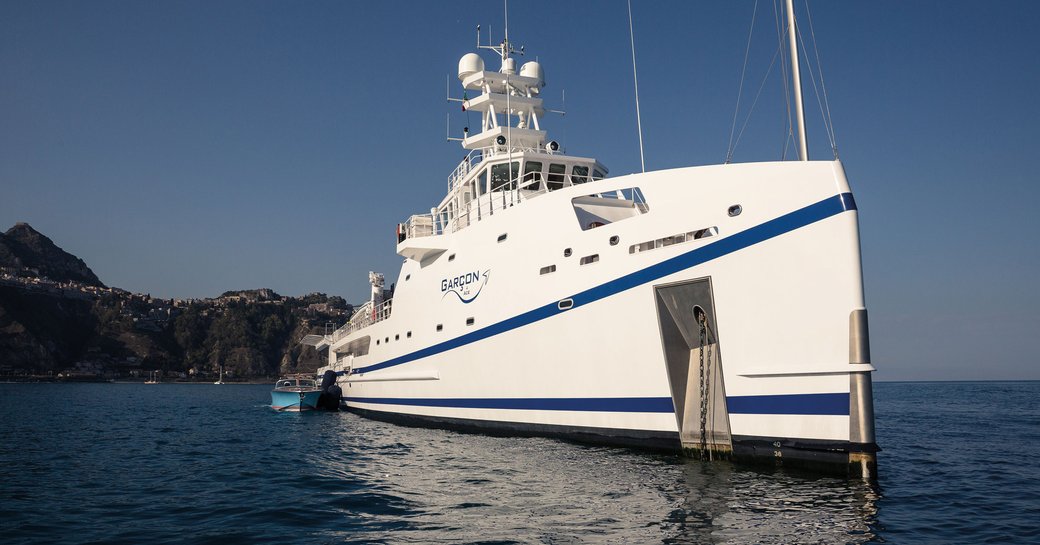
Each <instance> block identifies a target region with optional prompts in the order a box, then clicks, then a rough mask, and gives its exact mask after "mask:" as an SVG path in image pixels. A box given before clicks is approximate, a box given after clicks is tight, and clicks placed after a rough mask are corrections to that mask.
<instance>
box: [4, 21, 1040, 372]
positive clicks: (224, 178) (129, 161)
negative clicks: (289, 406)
mask: <svg viewBox="0 0 1040 545" xmlns="http://www.w3.org/2000/svg"><path fill="white" fill-rule="evenodd" d="M633 4H634V6H633V11H634V14H635V32H636V46H637V55H638V59H639V82H640V95H641V99H642V115H643V127H644V133H645V143H646V160H647V168H648V169H660V168H668V167H677V166H687V165H699V164H710V163H718V162H721V161H722V160H723V159H724V158H725V154H726V148H727V142H728V140H729V133H730V125H731V122H732V117H733V111H734V105H735V103H736V92H737V88H738V83H739V79H740V70H741V66H742V63H743V55H744V47H745V44H746V40H747V33H748V27H749V24H750V22H751V12H752V6H753V2H723V1H719V2H645V1H640V0H636V1H635V2H633ZM796 4H798V5H799V9H801V10H804V3H803V1H801V0H799V1H797V2H796ZM810 6H811V8H812V15H813V22H814V25H815V30H816V38H817V42H818V44H819V49H820V56H821V59H822V61H823V69H824V76H825V78H826V83H827V89H828V92H829V98H830V106H831V111H832V114H833V118H834V126H835V130H836V133H837V141H838V146H839V151H840V154H841V157H842V160H843V162H844V163H845V167H846V170H847V172H848V175H849V177H850V180H851V182H852V184H853V188H854V190H855V192H856V199H857V202H858V204H859V207H860V222H861V228H862V245H863V257H864V269H865V274H866V288H867V301H868V306H869V309H870V319H871V324H870V325H871V335H872V349H873V356H874V358H873V359H874V361H875V364H876V365H877V367H878V368H879V370H880V371H879V373H878V374H877V378H878V379H881V380H901V379H940V380H941V379H974V378H1011V379H1023V378H1029V379H1040V365H1038V363H1037V360H1038V358H1037V357H1036V350H1035V346H1036V337H1037V335H1038V334H1040V318H1038V316H1040V313H1038V312H1037V308H1038V307H1040V296H1038V293H1040V290H1038V289H1037V281H1036V279H1037V276H1038V273H1040V250H1038V247H1037V242H1036V237H1037V234H1038V233H1040V220H1038V214H1037V211H1036V207H1037V205H1036V203H1037V202H1038V201H1040V199H1038V197H1040V190H1038V188H1037V185H1038V182H1040V180H1038V178H1040V177H1038V175H1037V173H1036V169H1035V167H1034V165H1033V164H1032V163H1033V161H1034V160H1035V158H1036V157H1037V155H1038V152H1037V147H1038V144H1040V138H1038V127H1040V105H1038V100H1040V99H1038V96H1040V69H1038V66H1040V61H1038V59H1040V38H1038V37H1037V28H1040V2H1033V1H1023V2H1010V1H1008V2H991V3H986V2H977V1H975V2H950V1H932V2H925V1H915V2H903V1H882V2H820V1H815V2H812V3H811V4H810ZM801 22H802V24H803V29H804V30H805V31H806V32H807V30H808V29H807V20H806V18H805V16H804V14H803V15H802V19H801ZM478 23H480V24H482V25H483V28H484V34H483V36H484V38H485V40H486V38H487V32H488V28H489V26H490V27H492V31H493V32H494V37H495V39H496V41H497V40H498V39H500V38H501V30H502V5H501V3H500V2H497V1H492V2H479V3H477V2H461V3H460V2H455V3H449V2H346V1H328V2H318V1H308V2H288V1H277V2H271V1H246V2H231V1H219V2H211V1H199V2H195V1H177V2H173V1H169V2H138V1H122V2H113V1H91V2H79V1H67V2H55V1H28V0H21V1H11V0H2V1H0V226H2V227H3V228H5V229H6V228H7V227H9V226H10V225H13V224H14V223H15V222H16V221H27V222H29V223H31V224H32V225H33V226H34V227H36V228H37V229H39V230H40V231H42V232H43V233H45V234H46V235H48V236H50V237H51V238H52V239H54V241H55V242H56V243H57V244H58V245H60V246H62V247H63V248H65V249H66V250H68V251H70V252H72V253H74V254H76V255H78V256H80V257H82V258H83V259H84V260H86V262H87V263H88V264H89V265H90V266H91V268H93V270H94V272H96V273H97V274H98V276H100V277H101V279H102V280H103V281H104V282H106V283H108V284H110V285H115V286H119V287H123V288H126V289H129V290H133V291H138V292H149V293H152V294H153V295H160V296H164V297H206V296H215V295H217V294H219V293H221V292H223V291H225V290H229V289H241V288H256V287H270V288H273V289H275V290H276V291H278V292H280V293H285V294H290V295H299V294H303V293H307V292H311V291H323V292H326V293H330V294H340V295H343V296H345V297H346V298H347V299H348V300H351V301H360V300H363V299H364V298H365V297H366V294H367V281H366V280H367V277H366V272H367V271H368V270H379V271H383V272H385V273H387V276H388V277H389V278H392V279H396V272H397V269H398V267H399V264H400V259H399V258H398V257H397V256H396V255H395V254H394V237H393V230H394V225H395V223H396V222H398V221H401V220H403V219H404V218H406V217H407V216H408V215H410V214H412V213H418V212H421V211H424V210H429V208H430V207H431V206H433V205H434V204H436V203H437V202H438V201H439V199H440V198H441V197H442V196H443V193H444V191H445V189H446V179H447V175H448V173H449V172H450V171H451V169H452V168H453V167H454V166H455V164H456V163H457V162H458V161H459V159H460V158H461V157H462V155H463V153H462V150H461V149H460V148H459V147H458V144H457V143H450V144H449V143H446V142H445V141H444V133H445V115H446V113H448V112H451V113H452V115H453V119H452V123H453V126H454V128H455V129H456V130H458V129H460V128H461V127H462V125H464V124H465V123H466V120H465V114H462V113H460V112H458V108H457V105H455V104H450V105H449V104H447V103H446V102H445V100H444V92H445V88H444V86H445V75H450V76H451V77H452V93H453V94H455V95H456V96H457V95H458V94H459V90H458V89H459V88H458V86H457V80H455V79H454V72H455V68H456V63H457V61H458V58H459V57H460V56H461V55H463V54H464V53H467V52H469V51H470V50H471V49H472V48H473V45H474V42H475V33H474V27H475V25H476V24H478ZM510 36H511V38H513V40H514V42H516V43H517V44H518V45H519V44H523V45H526V48H527V57H526V58H528V59H530V58H538V59H539V60H540V61H541V62H542V64H543V66H544V67H545V70H546V75H547V80H548V86H547V88H546V89H545V95H544V96H545V97H546V99H547V101H548V103H549V105H550V107H561V106H562V104H561V103H560V97H561V91H562V90H564V89H565V90H566V96H567V101H566V109H567V115H566V116H565V117H563V118H560V117H552V118H550V119H548V120H546V122H545V126H546V128H548V129H549V130H550V134H551V135H552V136H553V137H554V138H556V139H557V140H560V141H561V142H562V143H563V144H564V145H565V146H566V147H567V148H568V151H569V152H571V153H575V154H582V155H589V156H594V157H597V158H599V159H600V160H601V161H602V162H603V163H604V164H606V165H607V166H608V167H609V168H610V169H611V172H612V173H613V174H615V175H616V174H625V173H629V172H634V171H637V170H638V169H639V152H638V147H637V138H636V132H635V113H634V108H633V100H632V73H631V65H630V62H631V60H630V52H629V42H628V20H627V12H626V5H625V2H624V1H623V0H614V1H604V2H522V1H518V0H514V2H512V4H511V5H510ZM807 37H808V36H807ZM776 41H777V36H776V30H775V23H774V19H773V5H772V2H768V1H765V0H763V1H762V2H760V5H759V13H758V19H757V23H756V26H755V35H754V39H753V42H752V49H751V54H750V61H749V66H748V75H747V83H746V84H745V95H744V97H745V100H744V104H743V111H744V112H746V111H747V107H748V106H749V104H750V99H751V97H753V95H754V93H755V92H756V91H757V88H758V85H759V84H760V83H761V82H762V78H763V76H764V74H765V72H766V69H767V67H768V66H769V62H770V59H771V57H772V54H773V51H774V49H775V48H776ZM488 60H489V61H490V57H488ZM489 65H491V66H497V63H491V62H489ZM783 100H784V98H783V91H782V88H781V87H780V80H779V78H778V73H776V72H774V73H773V74H772V75H771V76H770V78H769V80H768V81H767V83H766V86H765V88H764V91H763V93H762V98H761V99H760V100H759V103H758V105H757V107H756V110H755V114H754V115H753V116H752V118H751V122H750V124H749V125H748V129H747V131H746V132H745V135H744V138H743V140H742V141H741V144H740V146H739V147H738V148H737V151H736V156H735V159H736V160H737V161H756V160H775V159H778V158H779V157H780V153H781V150H782V148H783V134H784V130H785V119H784V117H783V112H782V105H783ZM806 105H807V106H806V110H807V116H808V118H809V123H810V126H809V130H810V144H811V149H810V155H811V156H812V157H814V158H820V159H826V158H829V157H830V150H829V147H828V143H827V139H826V137H825V135H824V133H823V130H822V125H821V115H820V112H819V107H818V106H817V103H816V97H815V95H814V94H813V92H812V90H811V88H810V86H809V85H808V84H807V92H806ZM741 117H742V118H743V113H742V114H741Z"/></svg>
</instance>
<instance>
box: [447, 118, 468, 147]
mask: <svg viewBox="0 0 1040 545" xmlns="http://www.w3.org/2000/svg"><path fill="white" fill-rule="evenodd" d="M444 138H445V139H446V141H448V142H462V141H463V140H465V139H464V138H457V137H454V136H452V135H451V114H445V121H444Z"/></svg>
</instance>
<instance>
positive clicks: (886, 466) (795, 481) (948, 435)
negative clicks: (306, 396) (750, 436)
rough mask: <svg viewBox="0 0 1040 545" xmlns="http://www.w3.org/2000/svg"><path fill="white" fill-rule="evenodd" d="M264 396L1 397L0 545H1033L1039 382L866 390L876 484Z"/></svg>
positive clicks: (242, 388)
mask: <svg viewBox="0 0 1040 545" xmlns="http://www.w3.org/2000/svg"><path fill="white" fill-rule="evenodd" d="M269 391H270V387H269V386H263V385H260V386H257V385H223V386H218V385H211V384H158V385H143V384H0V542H3V543H55V542H62V543H221V544H226V543H349V542H361V543H1037V542H1040V529H1038V526H1040V522H1038V521H1040V471H1038V469H1037V467H1036V463H1037V460H1038V458H1040V382H999V383H998V382H988V383H879V384H876V385H875V403H876V411H877V435H878V441H879V443H880V444H881V446H882V447H883V448H884V449H885V450H884V452H882V454H881V457H880V462H879V465H880V479H879V482H878V483H877V485H870V484H867V483H864V482H861V481H856V480H848V479H841V478H834V477H820V476H812V475H807V474H804V473H797V472H791V471H787V470H773V469H759V468H746V467H741V466H736V465H733V464H730V463H727V462H714V463H711V462H701V461H698V460H692V459H686V458H683V457H681V456H676V455H668V454H659V453H647V452H641V451H635V450H629V449H619V448H605V447H590V446H583V445H576V444H571V443H567V442H563V441H556V440H550V439H530V438H499V437H486V436H482V435H468V434H459V433H454V432H449V431H441V430H428V429H421V428H407V427H401V426H394V425H391V424H384V423H380V422H374V421H370V420H365V419H363V418H360V417H358V416H356V415H354V414H350V413H304V414H280V413H276V412H274V411H272V410H271V409H270V408H269V407H268V404H269V403H270V397H269Z"/></svg>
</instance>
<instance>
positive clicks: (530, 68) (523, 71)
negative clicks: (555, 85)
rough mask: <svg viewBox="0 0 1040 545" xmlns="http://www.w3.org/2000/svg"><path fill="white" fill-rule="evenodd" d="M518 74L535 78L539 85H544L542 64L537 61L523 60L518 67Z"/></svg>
mask: <svg viewBox="0 0 1040 545" xmlns="http://www.w3.org/2000/svg"><path fill="white" fill-rule="evenodd" d="M520 75H521V76H524V77H528V78H535V79H537V80H538V86H539V87H545V72H542V65H541V64H538V61H531V62H525V63H524V65H523V66H521V67H520Z"/></svg>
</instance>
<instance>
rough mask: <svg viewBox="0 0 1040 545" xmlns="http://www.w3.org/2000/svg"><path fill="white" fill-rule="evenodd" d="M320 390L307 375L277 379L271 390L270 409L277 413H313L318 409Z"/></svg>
mask: <svg viewBox="0 0 1040 545" xmlns="http://www.w3.org/2000/svg"><path fill="white" fill-rule="evenodd" d="M319 397H321V388H319V387H318V384H317V383H316V382H315V380H314V379H313V378H310V377H309V375H288V376H285V377H282V378H280V379H278V382H276V383H275V385H274V390H271V408H272V409H275V410H277V411H297V412H298V411H313V410H314V409H316V408H317V407H318V398H319Z"/></svg>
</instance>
